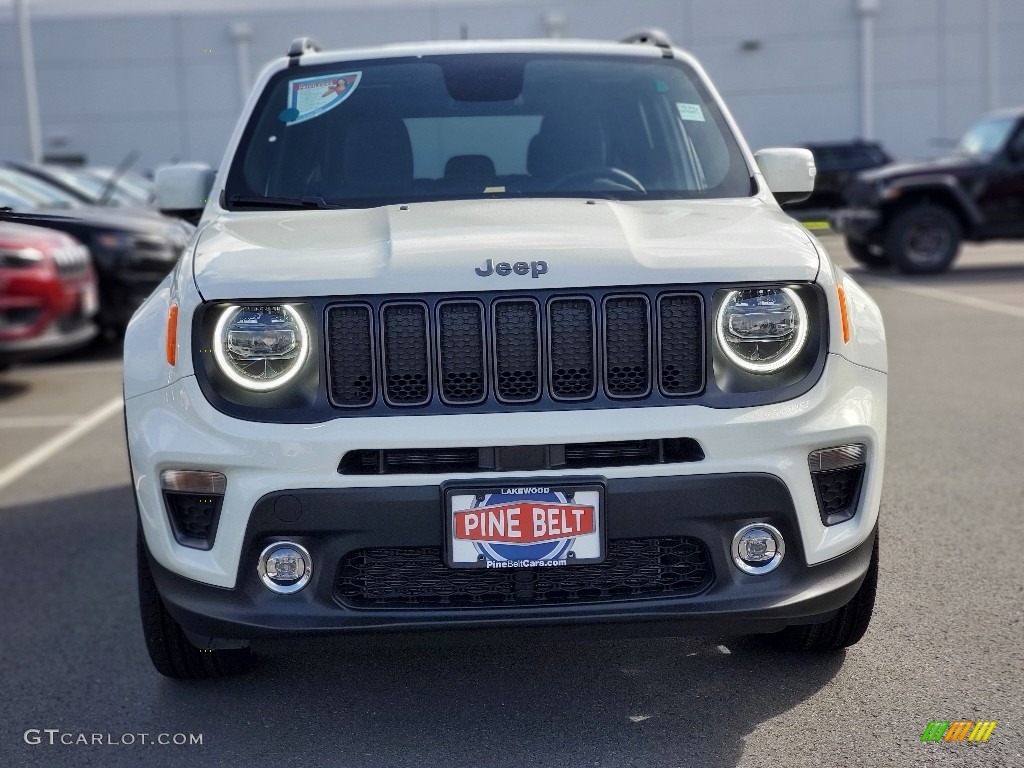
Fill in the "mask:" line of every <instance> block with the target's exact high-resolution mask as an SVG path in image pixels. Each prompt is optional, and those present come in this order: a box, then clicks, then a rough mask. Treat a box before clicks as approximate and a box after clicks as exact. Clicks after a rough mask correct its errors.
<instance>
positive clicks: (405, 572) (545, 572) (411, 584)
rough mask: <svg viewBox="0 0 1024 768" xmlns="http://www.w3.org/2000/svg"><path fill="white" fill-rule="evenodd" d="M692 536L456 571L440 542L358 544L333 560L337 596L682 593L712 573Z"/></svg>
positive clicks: (573, 597)
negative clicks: (560, 559)
mask: <svg viewBox="0 0 1024 768" xmlns="http://www.w3.org/2000/svg"><path fill="white" fill-rule="evenodd" d="M713 575H714V574H713V571H712V567H711V559H710V556H709V555H708V551H707V548H706V547H705V546H704V544H703V543H702V542H700V541H699V540H697V539H693V538H688V537H678V538H643V539H616V540H612V541H609V542H608V553H607V559H606V560H605V562H603V563H599V564H596V565H582V566H571V567H566V568H529V569H521V570H500V571H482V570H456V569H452V568H448V567H447V566H446V565H445V564H444V563H443V561H442V554H441V550H440V548H439V547H416V548H378V549H363V550H358V551H355V552H351V553H349V554H348V555H346V556H345V557H344V558H343V559H342V561H341V563H340V564H339V566H338V572H337V577H336V581H335V598H336V599H337V600H338V601H339V602H340V603H342V604H344V605H346V606H350V607H353V608H408V609H417V608H438V607H447V608H455V607H466V608H484V607H499V606H535V605H554V604H564V603H589V602H607V601H616V600H634V599H638V598H656V597H682V596H687V595H694V594H697V593H699V592H701V591H703V590H704V589H705V588H706V587H707V586H708V585H709V584H710V583H711V580H712V578H713Z"/></svg>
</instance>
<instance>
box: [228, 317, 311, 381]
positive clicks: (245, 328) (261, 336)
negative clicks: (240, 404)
mask: <svg viewBox="0 0 1024 768" xmlns="http://www.w3.org/2000/svg"><path fill="white" fill-rule="evenodd" d="M213 356H214V359H215V360H216V361H217V366H218V368H220V371H221V373H223V374H224V376H226V377H227V378H228V379H230V380H231V381H232V382H233V383H235V384H237V385H238V386H240V387H242V388H244V389H248V390H251V391H253V392H267V391H270V390H274V389H278V388H279V387H282V386H284V385H285V384H287V383H288V382H289V381H291V380H292V379H294V378H295V376H296V375H297V374H298V373H299V371H300V370H302V367H303V365H304V364H305V362H306V358H307V357H308V356H309V332H308V331H307V329H306V324H305V322H304V321H303V320H302V317H301V315H299V313H298V312H296V311H295V309H294V308H293V307H292V306H291V305H288V304H277V305H266V306H238V305H230V306H228V307H225V308H224V310H223V312H222V313H221V316H220V319H219V320H218V321H217V325H216V327H215V329H214V333H213Z"/></svg>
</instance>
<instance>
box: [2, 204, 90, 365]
mask: <svg viewBox="0 0 1024 768" xmlns="http://www.w3.org/2000/svg"><path fill="white" fill-rule="evenodd" d="M97 308H98V301H97V292H96V275H95V273H94V272H93V268H92V264H91V260H90V258H89V251H88V249H87V248H86V247H85V246H84V245H82V244H81V243H79V242H78V241H77V240H75V239H74V238H72V237H70V236H69V235H66V234H64V233H63V232H58V231H55V230H50V229H42V228H40V227H30V226H24V225H22V224H9V223H0V368H2V367H6V366H7V365H10V364H11V363H14V362H18V361H21V360H25V359H29V358H36V357H48V356H50V355H56V354H60V353H61V352H65V351H67V350H70V349H73V348H75V347H79V346H82V345H84V344H86V343H88V342H89V341H90V340H91V339H92V338H93V337H94V336H95V335H96V333H97V326H96V324H95V322H93V320H94V318H95V315H96V310H97Z"/></svg>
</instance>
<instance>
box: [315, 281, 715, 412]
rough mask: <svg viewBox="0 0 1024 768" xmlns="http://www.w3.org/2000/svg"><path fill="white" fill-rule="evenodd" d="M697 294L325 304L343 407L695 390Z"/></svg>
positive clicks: (698, 384) (525, 401)
mask: <svg viewBox="0 0 1024 768" xmlns="http://www.w3.org/2000/svg"><path fill="white" fill-rule="evenodd" d="M703 310H704V308H703V300H702V298H701V296H700V294H699V293H696V292H691V291H668V292H664V293H661V294H660V295H659V294H654V293H652V294H650V295H649V294H648V293H641V292H639V291H629V290H626V291H611V290H609V291H606V292H605V293H604V295H602V293H601V292H595V293H589V292H588V294H586V295H580V294H578V293H577V294H564V295H563V294H557V293H556V294H554V295H547V296H546V297H543V298H540V299H539V298H536V297H534V296H523V295H517V294H508V295H498V296H496V297H489V298H487V299H486V300H481V299H478V298H469V297H441V298H424V299H423V300H407V299H398V298H396V299H394V300H389V299H384V300H382V301H378V302H375V303H373V304H371V303H368V302H365V301H346V302H340V303H336V304H332V305H331V306H330V307H329V308H328V310H327V322H326V330H327V349H328V357H329V359H328V373H329V378H330V395H331V401H332V402H333V403H334V405H336V406H340V407H343V408H366V407H371V406H374V405H375V404H378V405H380V407H382V408H384V409H387V410H394V409H405V408H416V407H424V406H428V405H432V406H435V408H440V409H441V410H446V409H447V410H450V409H459V408H463V409H464V408H472V407H474V406H476V407H479V406H485V405H488V404H491V407H494V406H495V405H497V406H527V405H531V404H539V405H540V406H541V407H557V404H558V403H566V404H568V403H574V402H578V403H579V402H586V401H593V400H601V399H603V400H604V401H605V402H608V401H622V400H642V399H644V398H648V397H650V396H651V395H652V394H653V393H655V392H658V393H660V395H661V396H663V397H667V398H675V397H685V396H691V395H695V394H698V393H700V392H701V391H702V390H703V387H704V375H705V374H704V367H705V349H704V318H703V314H704V311H703Z"/></svg>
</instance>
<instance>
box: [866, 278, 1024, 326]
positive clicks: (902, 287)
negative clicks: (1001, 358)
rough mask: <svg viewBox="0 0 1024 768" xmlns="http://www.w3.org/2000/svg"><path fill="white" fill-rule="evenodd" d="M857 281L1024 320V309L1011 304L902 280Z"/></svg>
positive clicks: (870, 279)
mask: <svg viewBox="0 0 1024 768" xmlns="http://www.w3.org/2000/svg"><path fill="white" fill-rule="evenodd" d="M857 281H858V282H861V283H863V284H864V285H877V286H880V287H882V288H890V289H892V290H894V291H902V292H903V293H911V294H914V295H915V296H925V297H927V298H929V299H936V300H938V301H947V302H949V303H950V304H960V305H961V306H964V307H971V308H972V309H981V310H984V311H986V312H995V313H996V314H998V315H1009V316H1010V317H1020V318H1024V307H1015V306H1013V305H1011V304H1000V303H999V302H997V301H987V300H985V299H979V298H977V297H975V296H967V295H965V294H962V293H953V292H952V291H944V290H942V289H941V288H929V287H927V286H924V285H916V284H912V283H904V282H902V281H900V280H892V279H890V278H887V277H876V276H874V275H858V276H857Z"/></svg>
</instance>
